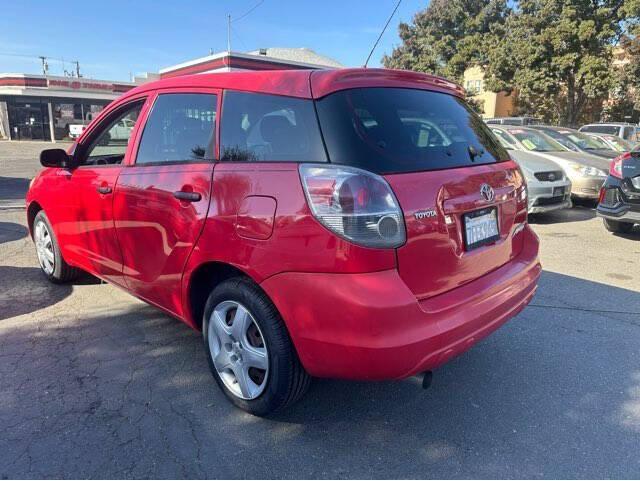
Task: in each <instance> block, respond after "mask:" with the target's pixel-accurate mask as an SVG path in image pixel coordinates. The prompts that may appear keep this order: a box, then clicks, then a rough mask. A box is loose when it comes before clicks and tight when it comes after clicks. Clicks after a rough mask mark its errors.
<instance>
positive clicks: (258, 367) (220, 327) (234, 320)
mask: <svg viewBox="0 0 640 481" xmlns="http://www.w3.org/2000/svg"><path fill="white" fill-rule="evenodd" d="M207 341H208V343H209V350H210V352H211V358H212V359H213V365H214V367H215V369H216V371H217V372H218V374H219V375H220V379H222V382H224V384H225V386H226V387H227V388H228V389H229V390H230V391H231V392H232V393H233V394H234V395H235V396H237V397H239V398H241V399H247V400H250V399H255V398H257V397H258V396H260V394H262V392H263V391H264V388H265V386H266V385H267V376H268V374H269V354H268V351H267V346H266V344H265V342H264V337H263V336H262V332H261V331H260V327H259V326H258V324H256V322H255V319H254V318H253V316H252V315H251V313H250V312H249V311H248V310H247V308H245V307H244V306H243V305H242V304H239V303H237V302H235V301H224V302H221V303H220V304H218V305H217V306H216V307H215V308H214V310H213V312H212V313H211V317H210V318H209V323H208V329H207Z"/></svg>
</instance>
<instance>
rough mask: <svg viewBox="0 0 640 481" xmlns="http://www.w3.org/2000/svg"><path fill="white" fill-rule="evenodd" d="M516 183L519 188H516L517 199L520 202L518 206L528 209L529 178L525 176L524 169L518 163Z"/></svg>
mask: <svg viewBox="0 0 640 481" xmlns="http://www.w3.org/2000/svg"><path fill="white" fill-rule="evenodd" d="M514 172H515V176H516V185H517V186H518V188H517V189H516V200H517V202H518V207H519V208H521V209H523V208H524V209H526V208H527V207H528V196H529V193H528V192H527V178H526V177H525V176H524V173H523V172H522V169H521V167H520V166H519V165H517V164H516V170H515V171H514Z"/></svg>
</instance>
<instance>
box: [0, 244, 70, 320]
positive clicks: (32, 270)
mask: <svg viewBox="0 0 640 481" xmlns="http://www.w3.org/2000/svg"><path fill="white" fill-rule="evenodd" d="M0 236H1V233H0ZM0 238H1V237H0ZM72 289H73V288H72V286H71V285H68V284H52V283H51V282H49V281H48V280H47V279H46V278H45V277H44V274H43V273H42V270H41V269H40V268H39V267H14V266H0V321H3V320H5V319H9V318H12V317H15V316H20V315H23V314H29V313H32V312H34V311H37V310H40V309H43V308H45V307H49V306H52V305H54V304H56V303H58V302H60V301H61V300H62V299H64V298H65V297H67V296H68V295H69V294H71V291H72ZM0 325H2V324H1V323H0Z"/></svg>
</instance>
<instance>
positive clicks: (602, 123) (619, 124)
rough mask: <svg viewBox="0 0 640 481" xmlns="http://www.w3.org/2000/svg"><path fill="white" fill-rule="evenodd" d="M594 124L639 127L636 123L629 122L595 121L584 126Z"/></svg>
mask: <svg viewBox="0 0 640 481" xmlns="http://www.w3.org/2000/svg"><path fill="white" fill-rule="evenodd" d="M592 125H611V126H612V127H637V125H636V124H631V123H629V122H594V123H592V124H585V125H583V126H582V127H591V126H592Z"/></svg>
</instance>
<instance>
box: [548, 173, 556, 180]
mask: <svg viewBox="0 0 640 481" xmlns="http://www.w3.org/2000/svg"><path fill="white" fill-rule="evenodd" d="M554 180H556V174H554V173H553V172H551V173H550V174H549V181H550V182H553V181H554Z"/></svg>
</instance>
